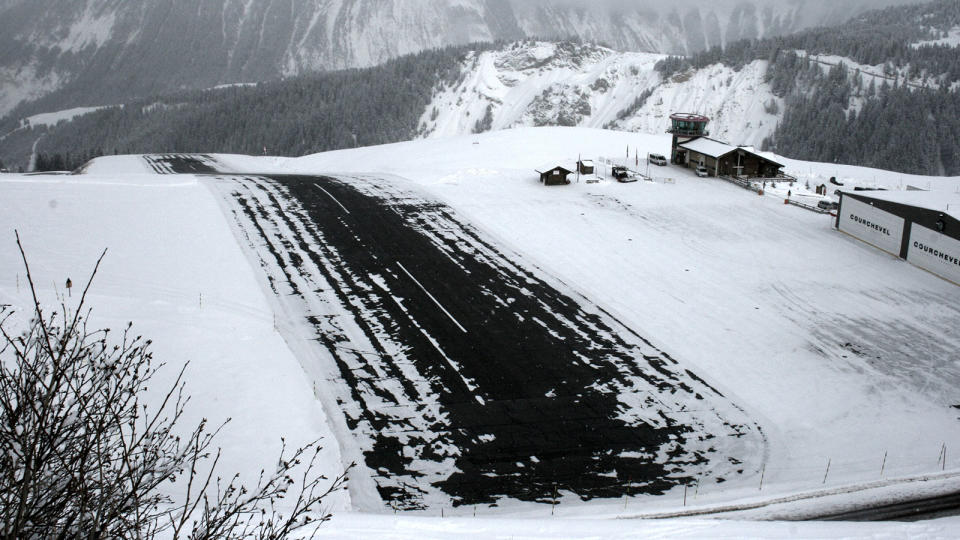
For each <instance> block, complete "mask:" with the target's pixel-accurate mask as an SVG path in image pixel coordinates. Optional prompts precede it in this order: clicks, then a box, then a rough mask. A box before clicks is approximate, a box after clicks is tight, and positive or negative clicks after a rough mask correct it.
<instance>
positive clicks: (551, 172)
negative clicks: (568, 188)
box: [537, 165, 573, 186]
mask: <svg viewBox="0 0 960 540" xmlns="http://www.w3.org/2000/svg"><path fill="white" fill-rule="evenodd" d="M537 174H539V175H540V183H541V184H543V185H545V186H563V185H566V184H569V183H570V180H569V179H568V178H567V177H568V176H570V175H571V174H573V171H571V170H570V169H567V168H566V167H563V166H561V165H557V166H556V167H550V168H547V167H541V168H539V169H537Z"/></svg>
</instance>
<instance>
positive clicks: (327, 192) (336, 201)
mask: <svg viewBox="0 0 960 540" xmlns="http://www.w3.org/2000/svg"><path fill="white" fill-rule="evenodd" d="M313 185H315V186H317V189H319V190H320V191H322V192H324V193H326V194H327V197H330V198H331V199H333V202H335V203H337V204H339V205H340V208H343V211H344V212H346V213H348V214H349V213H350V211H349V210H347V207H346V206H344V205H342V204H340V201H338V200H337V198H336V197H334V196H333V195H331V194H330V192H329V191H327V190H325V189H323V188H322V187H320V184H318V183H316V182H314V183H313Z"/></svg>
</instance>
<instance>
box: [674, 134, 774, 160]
mask: <svg viewBox="0 0 960 540" xmlns="http://www.w3.org/2000/svg"><path fill="white" fill-rule="evenodd" d="M679 146H680V148H686V149H687V150H692V151H694V152H697V153H699V154H703V155H705V156H709V157H712V158H719V157H721V156H725V155H727V154H729V153H731V152H735V151H737V150H742V151H744V152H746V153H748V154H753V155H755V156H758V157H760V158H763V159H765V160H767V161H769V162H771V163H776V164H777V165H780V166H783V164H782V163H779V162H777V161H774V160H773V159H771V158H769V157H767V156H764V155H763V154H761V153H760V152H757V151H756V150H754V149H753V147H749V146H733V145H732V144H727V143H725V142H720V141H718V140H716V139H711V138H710V137H700V138H698V139H694V140H692V141H690V142H685V143H683V144H680V145H679Z"/></svg>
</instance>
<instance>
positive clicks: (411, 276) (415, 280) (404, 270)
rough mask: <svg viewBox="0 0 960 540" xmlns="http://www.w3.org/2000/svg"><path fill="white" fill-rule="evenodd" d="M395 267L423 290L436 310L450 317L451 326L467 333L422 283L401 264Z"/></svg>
mask: <svg viewBox="0 0 960 540" xmlns="http://www.w3.org/2000/svg"><path fill="white" fill-rule="evenodd" d="M397 266H399V267H400V269H401V270H403V272H404V273H405V274H407V275H408V276H410V279H412V280H413V282H414V283H416V284H417V286H418V287H420V288H421V289H422V290H423V292H425V293H427V296H429V297H430V299H431V300H433V303H434V304H436V305H437V307H438V308H440V311H443V312H444V313H446V314H447V317H450V320H451V321H453V324H455V325H457V328H459V329H460V330H462V331H463V333H464V334H466V333H467V329H466V328H464V327H463V325H461V324H460V323H459V322H458V321H457V320H456V319H454V318H453V315H451V314H450V312H449V311H447V309H446V308H444V307H443V305H442V304H440V302H439V301H438V300H437V299H436V298H435V297H434V296H433V295H432V294H430V291H428V290H427V288H426V287H424V286H423V284H422V283H420V282H419V281H417V278H415V277H413V274H411V273H410V272H409V271H407V269H406V268H404V266H403V265H402V264H400V263H399V262H397Z"/></svg>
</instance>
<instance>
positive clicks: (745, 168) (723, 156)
mask: <svg viewBox="0 0 960 540" xmlns="http://www.w3.org/2000/svg"><path fill="white" fill-rule="evenodd" d="M670 122H671V124H670V129H668V130H667V133H670V134H672V135H673V144H672V146H671V152H670V161H671V162H672V163H674V164H676V165H684V166H686V167H687V168H690V169H695V168H697V167H698V166H700V165H703V166H704V168H706V169H707V174H708V175H710V176H731V177H736V178H777V177H779V176H782V175H783V173H782V170H781V169H783V167H784V166H783V164H782V163H777V162H776V161H773V160H772V159H769V158H766V157H764V156H761V155H760V154H757V153H756V152H753V151H752V150H748V149H747V148H744V147H742V146H732V145H729V144H727V143H724V142H720V141H718V140H715V139H711V138H710V137H708V135H710V132H709V131H707V124H708V123H709V122H710V119H709V118H707V117H706V116H702V115H699V114H690V113H674V114H672V115H670Z"/></svg>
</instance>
